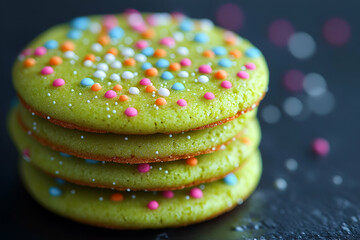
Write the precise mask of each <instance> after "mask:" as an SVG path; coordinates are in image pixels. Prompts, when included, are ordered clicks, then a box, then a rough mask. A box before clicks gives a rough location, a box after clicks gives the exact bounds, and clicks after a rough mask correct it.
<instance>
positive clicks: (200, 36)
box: [194, 33, 209, 43]
mask: <svg viewBox="0 0 360 240" xmlns="http://www.w3.org/2000/svg"><path fill="white" fill-rule="evenodd" d="M194 41H195V42H198V43H207V42H208V41H209V36H208V35H207V34H206V33H197V34H195V37H194Z"/></svg>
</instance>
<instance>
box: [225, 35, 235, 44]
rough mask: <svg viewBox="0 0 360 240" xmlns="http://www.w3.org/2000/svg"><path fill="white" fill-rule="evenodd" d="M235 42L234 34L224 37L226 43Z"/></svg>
mask: <svg viewBox="0 0 360 240" xmlns="http://www.w3.org/2000/svg"><path fill="white" fill-rule="evenodd" d="M235 42H236V37H235V36H230V37H227V38H225V43H226V44H227V45H234V44H235Z"/></svg>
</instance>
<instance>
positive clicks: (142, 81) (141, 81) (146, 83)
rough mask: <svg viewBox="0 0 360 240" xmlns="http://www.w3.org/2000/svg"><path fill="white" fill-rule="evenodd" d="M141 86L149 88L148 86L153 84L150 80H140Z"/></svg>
mask: <svg viewBox="0 0 360 240" xmlns="http://www.w3.org/2000/svg"><path fill="white" fill-rule="evenodd" d="M140 84H141V85H143V86H147V85H150V84H151V81H150V79H148V78H143V79H141V80H140Z"/></svg>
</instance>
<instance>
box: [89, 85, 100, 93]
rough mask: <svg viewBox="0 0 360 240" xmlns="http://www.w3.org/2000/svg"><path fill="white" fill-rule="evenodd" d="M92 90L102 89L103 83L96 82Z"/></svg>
mask: <svg viewBox="0 0 360 240" xmlns="http://www.w3.org/2000/svg"><path fill="white" fill-rule="evenodd" d="M91 90H93V91H94V92H97V91H100V90H101V85H100V84H98V83H95V84H93V85H92V86H91Z"/></svg>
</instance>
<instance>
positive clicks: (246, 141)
mask: <svg viewBox="0 0 360 240" xmlns="http://www.w3.org/2000/svg"><path fill="white" fill-rule="evenodd" d="M241 142H242V143H245V144H246V145H248V144H250V143H251V140H250V138H248V137H243V138H241Z"/></svg>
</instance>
